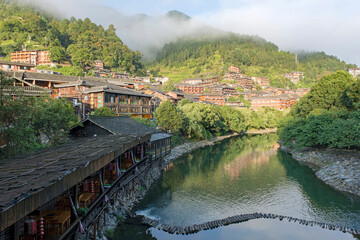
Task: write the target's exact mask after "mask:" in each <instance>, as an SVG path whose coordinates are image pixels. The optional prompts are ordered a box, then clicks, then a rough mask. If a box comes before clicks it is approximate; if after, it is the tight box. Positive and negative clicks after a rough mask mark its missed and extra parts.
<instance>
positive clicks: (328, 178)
mask: <svg viewBox="0 0 360 240" xmlns="http://www.w3.org/2000/svg"><path fill="white" fill-rule="evenodd" d="M281 149H282V150H283V151H285V152H288V153H290V154H291V155H292V157H293V158H294V159H296V160H297V161H298V162H300V163H302V164H305V165H307V166H309V167H311V168H312V169H313V170H314V171H315V174H316V176H317V177H318V178H319V179H320V180H322V181H323V182H325V183H326V184H328V185H329V186H331V187H333V188H335V189H336V190H338V191H341V192H345V193H351V194H354V195H357V196H360V152H359V151H354V150H335V149H325V150H322V149H321V150H319V149H307V150H303V151H296V150H290V149H288V148H286V147H284V146H281Z"/></svg>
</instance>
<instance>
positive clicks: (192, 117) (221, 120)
mask: <svg viewBox="0 0 360 240" xmlns="http://www.w3.org/2000/svg"><path fill="white" fill-rule="evenodd" d="M165 103H166V102H164V103H163V104H161V105H160V107H161V109H160V107H159V108H158V109H157V111H156V122H157V124H158V125H159V126H161V127H162V128H163V129H165V130H168V129H170V127H171V124H174V122H175V121H176V122H177V125H176V126H177V127H176V132H177V133H181V134H182V135H183V136H186V137H188V138H193V139H200V140H201V139H209V138H211V137H212V136H213V135H216V136H219V135H223V134H226V133H227V132H237V133H241V132H245V131H246V130H247V129H249V128H256V129H260V128H273V127H276V126H277V125H278V124H279V122H280V119H281V118H282V117H283V113H282V112H280V111H278V110H275V109H272V108H264V109H260V110H259V111H258V112H254V111H251V110H249V109H236V108H232V107H229V106H222V107H220V106H217V105H209V104H203V103H191V102H190V101H189V100H185V99H184V100H182V101H180V102H179V104H178V106H177V108H175V106H174V105H173V104H172V103H171V102H170V101H168V102H167V103H166V104H165ZM159 109H160V110H159ZM158 110H159V111H158ZM169 116H170V117H169ZM174 116H175V117H174ZM177 119H181V124H180V122H179V120H177ZM165 126H168V127H165ZM172 131H173V130H172ZM176 138H178V139H179V140H181V138H180V137H179V136H176ZM172 144H175V136H174V137H173V143H172ZM176 144H177V143H176Z"/></svg>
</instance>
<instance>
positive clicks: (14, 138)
mask: <svg viewBox="0 0 360 240" xmlns="http://www.w3.org/2000/svg"><path fill="white" fill-rule="evenodd" d="M12 81H13V80H12V79H9V78H7V76H5V74H4V73H3V72H1V71H0V145H2V146H3V147H2V148H1V150H0V152H1V154H0V155H1V158H8V157H12V156H16V155H19V154H24V153H27V152H32V151H35V150H37V149H39V148H42V147H45V146H49V145H54V144H58V143H61V142H63V141H65V140H66V135H67V131H66V130H67V129H69V128H70V127H73V126H76V125H77V123H78V119H77V117H76V115H75V114H74V111H73V108H72V106H71V104H70V103H68V102H66V101H65V100H61V99H55V100H54V99H50V98H46V97H43V98H25V97H22V96H21V92H18V91H17V90H16V89H15V88H13V84H12V83H13V82H12ZM11 94H16V95H17V96H18V97H17V98H16V99H13V97H12V95H11Z"/></svg>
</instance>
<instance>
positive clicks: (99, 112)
mask: <svg viewBox="0 0 360 240" xmlns="http://www.w3.org/2000/svg"><path fill="white" fill-rule="evenodd" d="M91 114H92V115H94V116H102V117H113V116H116V115H115V113H114V111H113V110H111V109H110V108H109V107H100V108H98V109H95V111H94V112H92V113H91Z"/></svg>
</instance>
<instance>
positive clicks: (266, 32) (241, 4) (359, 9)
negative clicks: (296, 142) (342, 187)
mask: <svg viewBox="0 0 360 240" xmlns="http://www.w3.org/2000/svg"><path fill="white" fill-rule="evenodd" d="M25 1H26V0H25ZM27 1H29V0H27ZM31 2H36V4H37V5H39V6H42V7H45V8H47V9H49V10H52V11H55V12H57V13H58V14H60V15H61V16H62V17H67V18H68V17H70V16H75V17H77V18H84V17H89V18H90V19H91V20H92V21H94V22H96V23H99V24H103V25H105V26H106V25H108V24H110V23H114V24H115V25H116V27H117V29H118V33H119V36H120V37H121V38H122V39H123V40H124V42H125V43H126V44H127V45H129V47H131V48H138V49H140V50H144V45H146V47H148V46H155V47H158V46H161V45H162V44H164V42H166V41H170V40H173V39H174V38H176V37H178V36H180V35H181V34H182V32H187V34H189V32H191V31H192V30H194V29H197V27H199V26H200V25H202V24H207V25H210V26H211V27H215V28H218V29H221V30H225V31H232V32H235V33H240V34H249V35H258V36H260V37H263V38H265V39H266V40H268V41H271V42H273V43H275V44H276V45H278V46H279V47H280V49H282V50H290V51H294V50H306V51H325V52H326V53H327V54H330V55H335V56H337V57H339V58H340V59H341V60H344V61H346V62H348V63H356V64H357V65H358V66H360V0H151V1H149V0H137V1H129V0H102V1H98V0H96V1H95V0H61V1H59V0H32V1H31ZM170 10H178V11H181V12H184V13H185V14H187V15H189V16H190V17H192V19H193V20H192V21H191V23H190V24H189V25H180V26H177V25H174V23H168V22H167V20H166V19H163V18H161V16H162V15H164V14H165V13H166V12H167V11H170ZM136 14H147V15H150V16H155V17H157V18H156V19H155V20H154V19H152V20H149V21H147V22H146V21H142V22H141V24H139V23H137V24H134V23H131V21H129V19H127V18H126V17H127V16H133V15H136ZM141 42H144V44H143V45H142V44H141Z"/></svg>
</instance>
